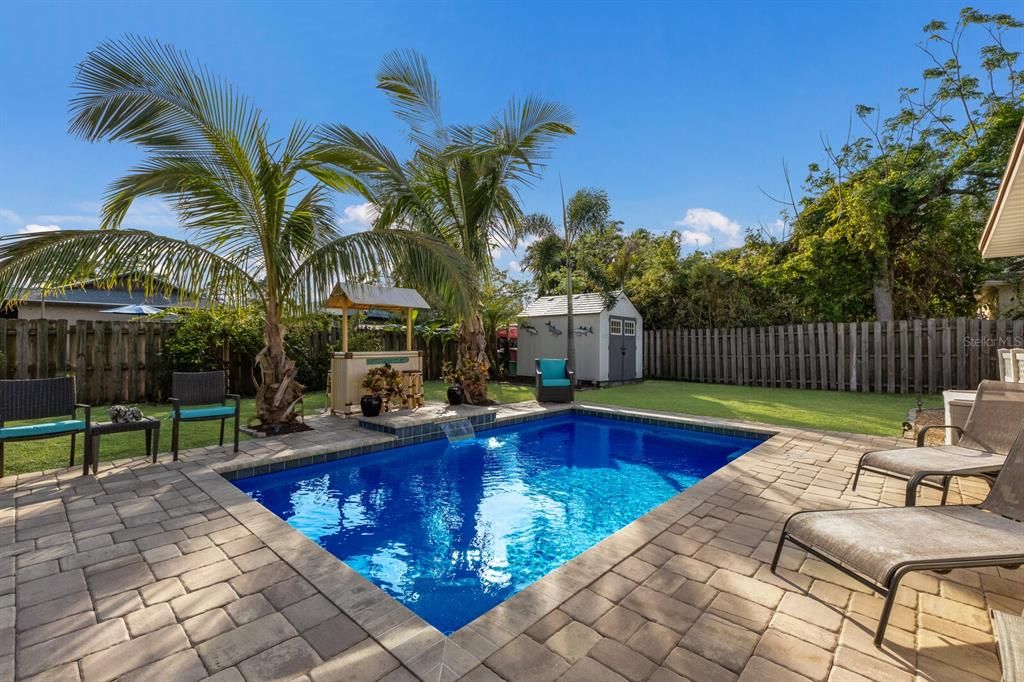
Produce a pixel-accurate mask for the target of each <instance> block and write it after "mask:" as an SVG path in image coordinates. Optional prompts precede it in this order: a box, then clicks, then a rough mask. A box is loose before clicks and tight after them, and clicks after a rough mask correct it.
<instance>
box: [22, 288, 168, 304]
mask: <svg viewBox="0 0 1024 682" xmlns="http://www.w3.org/2000/svg"><path fill="white" fill-rule="evenodd" d="M25 300H26V301H31V302H36V303H38V302H39V301H46V302H47V303H60V304H63V305H82V306H103V307H106V308H113V307H117V306H125V305H132V304H137V305H151V306H155V307H157V308H171V307H177V306H181V305H183V302H182V301H181V300H180V299H179V298H178V295H177V294H176V293H171V294H170V295H164V294H163V293H160V292H154V293H153V295H151V296H146V291H145V289H143V288H142V287H141V286H136V287H132V288H131V289H128V288H127V287H115V288H113V289H101V288H99V287H96V286H94V285H91V284H87V285H85V286H81V287H72V288H69V289H65V290H63V291H51V292H47V293H46V295H45V296H44V295H43V294H42V292H41V291H39V290H36V291H33V292H31V293H29V294H28V296H26V297H25Z"/></svg>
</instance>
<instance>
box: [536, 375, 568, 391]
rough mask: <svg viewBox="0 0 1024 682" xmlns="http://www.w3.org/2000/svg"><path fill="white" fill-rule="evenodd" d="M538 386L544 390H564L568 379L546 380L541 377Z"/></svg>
mask: <svg viewBox="0 0 1024 682" xmlns="http://www.w3.org/2000/svg"><path fill="white" fill-rule="evenodd" d="M540 385H541V386H544V387H545V388H565V387H566V386H568V385H569V380H568V379H548V378H547V377H541V379H540Z"/></svg>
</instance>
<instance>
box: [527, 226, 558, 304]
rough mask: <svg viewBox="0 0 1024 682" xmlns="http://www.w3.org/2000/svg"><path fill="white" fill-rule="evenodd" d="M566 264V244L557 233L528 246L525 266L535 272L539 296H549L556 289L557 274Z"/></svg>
mask: <svg viewBox="0 0 1024 682" xmlns="http://www.w3.org/2000/svg"><path fill="white" fill-rule="evenodd" d="M564 266H565V244H563V243H562V238H561V237H559V236H558V235H557V234H554V233H551V234H546V235H544V236H542V237H541V238H540V239H537V240H536V241H534V242H533V243H531V244H530V245H529V246H527V247H526V255H524V256H523V268H525V269H527V270H529V271H530V272H532V273H533V285H534V287H536V289H537V295H538V296H548V295H550V294H552V293H554V291H555V289H556V276H557V275H558V272H559V270H561V269H562V268H563V267H564Z"/></svg>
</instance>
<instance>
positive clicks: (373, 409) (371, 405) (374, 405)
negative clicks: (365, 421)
mask: <svg viewBox="0 0 1024 682" xmlns="http://www.w3.org/2000/svg"><path fill="white" fill-rule="evenodd" d="M383 404H384V401H383V400H381V398H380V396H376V395H364V396H363V397H362V398H360V399H359V409H360V410H362V412H363V416H364V417H376V416H377V415H379V414H380V408H381V405H383Z"/></svg>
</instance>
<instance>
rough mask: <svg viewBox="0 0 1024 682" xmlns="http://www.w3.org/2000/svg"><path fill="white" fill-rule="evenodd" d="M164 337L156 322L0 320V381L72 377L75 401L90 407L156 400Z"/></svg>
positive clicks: (163, 328)
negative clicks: (74, 383) (75, 386)
mask: <svg viewBox="0 0 1024 682" xmlns="http://www.w3.org/2000/svg"><path fill="white" fill-rule="evenodd" d="M168 331H169V326H168V325H167V324H166V323H159V322H91V321H77V322H73V323H69V322H68V321H67V320H2V319H0V352H2V353H3V357H2V358H0V378H3V379H41V378H46V377H55V376H67V375H71V376H74V377H75V378H76V384H77V386H78V399H79V400H80V401H82V402H86V403H90V404H94V405H103V404H110V403H115V402H134V401H140V400H157V399H159V398H161V397H162V396H160V385H161V367H160V361H159V359H160V358H161V349H162V346H163V342H164V339H165V338H166V336H167V333H168Z"/></svg>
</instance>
